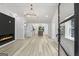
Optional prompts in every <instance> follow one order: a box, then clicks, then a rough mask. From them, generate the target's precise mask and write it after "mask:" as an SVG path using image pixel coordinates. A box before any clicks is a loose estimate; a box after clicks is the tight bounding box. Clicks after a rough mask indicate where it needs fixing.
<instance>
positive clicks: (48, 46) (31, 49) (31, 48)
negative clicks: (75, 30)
mask: <svg viewBox="0 0 79 59" xmlns="http://www.w3.org/2000/svg"><path fill="white" fill-rule="evenodd" d="M0 52H2V53H8V55H14V56H56V55H57V43H55V42H54V41H53V40H51V39H50V38H48V37H47V36H44V37H38V36H36V37H32V38H29V39H28V38H26V39H25V40H21V39H19V40H16V42H14V43H12V44H9V45H7V46H6V47H3V48H0Z"/></svg>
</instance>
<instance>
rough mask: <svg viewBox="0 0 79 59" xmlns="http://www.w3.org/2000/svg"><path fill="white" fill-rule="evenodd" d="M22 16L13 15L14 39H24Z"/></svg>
mask: <svg viewBox="0 0 79 59" xmlns="http://www.w3.org/2000/svg"><path fill="white" fill-rule="evenodd" d="M24 20H25V19H24V18H23V17H19V16H18V17H17V16H15V39H24V22H25V21H24Z"/></svg>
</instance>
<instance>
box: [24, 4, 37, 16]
mask: <svg viewBox="0 0 79 59" xmlns="http://www.w3.org/2000/svg"><path fill="white" fill-rule="evenodd" d="M24 13H25V14H24V15H25V16H26V17H35V16H36V14H35V12H34V9H33V5H32V4H30V10H29V11H27V12H24Z"/></svg>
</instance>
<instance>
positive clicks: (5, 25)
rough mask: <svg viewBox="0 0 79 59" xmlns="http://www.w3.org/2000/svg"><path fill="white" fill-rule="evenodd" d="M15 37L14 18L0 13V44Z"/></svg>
mask: <svg viewBox="0 0 79 59" xmlns="http://www.w3.org/2000/svg"><path fill="white" fill-rule="evenodd" d="M14 39H15V19H14V18H13V17H11V16H8V15H5V14H3V13H0V46H1V45H3V44H6V43H8V42H10V41H12V40H14Z"/></svg>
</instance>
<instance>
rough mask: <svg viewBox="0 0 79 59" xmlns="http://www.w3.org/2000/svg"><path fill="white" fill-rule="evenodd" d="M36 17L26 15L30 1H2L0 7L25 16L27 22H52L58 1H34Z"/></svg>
mask: <svg viewBox="0 0 79 59" xmlns="http://www.w3.org/2000/svg"><path fill="white" fill-rule="evenodd" d="M32 4H33V9H34V12H35V13H36V14H37V16H36V17H25V16H24V13H25V12H27V11H28V10H29V8H30V3H4V4H1V3H0V7H2V8H5V9H8V10H10V11H12V12H14V13H17V14H18V15H19V16H21V17H25V18H26V21H27V22H50V21H51V20H52V18H53V15H54V13H55V10H56V8H57V6H58V4H57V3H32Z"/></svg>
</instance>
